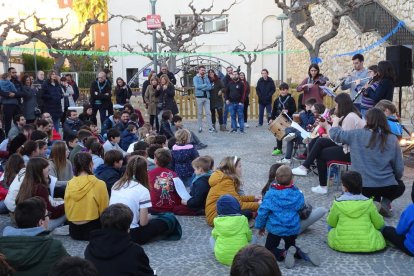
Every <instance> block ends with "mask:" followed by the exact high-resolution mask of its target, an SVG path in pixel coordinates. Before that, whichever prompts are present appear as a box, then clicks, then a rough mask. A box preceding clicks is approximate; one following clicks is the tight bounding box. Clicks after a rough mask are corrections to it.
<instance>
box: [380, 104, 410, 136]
mask: <svg viewBox="0 0 414 276" xmlns="http://www.w3.org/2000/svg"><path fill="white" fill-rule="evenodd" d="M375 107H376V108H379V109H380V110H381V111H382V112H384V114H385V116H386V117H387V122H388V126H389V127H390V131H391V133H392V134H394V135H396V136H397V137H398V139H401V138H402V134H403V129H402V126H401V124H400V121H399V120H398V117H397V107H396V106H395V105H394V104H393V102H391V101H389V100H381V101H379V102H378V103H377V104H376V105H375Z"/></svg>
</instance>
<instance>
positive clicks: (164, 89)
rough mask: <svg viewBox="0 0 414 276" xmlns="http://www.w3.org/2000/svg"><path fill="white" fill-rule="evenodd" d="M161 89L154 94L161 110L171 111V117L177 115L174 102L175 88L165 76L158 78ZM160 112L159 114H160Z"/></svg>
mask: <svg viewBox="0 0 414 276" xmlns="http://www.w3.org/2000/svg"><path fill="white" fill-rule="evenodd" d="M160 85H161V89H160V90H158V91H157V92H156V93H155V97H159V98H158V103H159V104H162V110H171V112H172V114H173V115H176V114H178V107H177V103H176V102H175V99H174V96H175V88H174V85H172V84H171V82H170V80H169V79H168V76H167V75H162V76H161V77H160ZM161 113H162V112H160V114H161Z"/></svg>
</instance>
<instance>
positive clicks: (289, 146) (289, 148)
mask: <svg viewBox="0 0 414 276" xmlns="http://www.w3.org/2000/svg"><path fill="white" fill-rule="evenodd" d="M285 133H286V134H289V133H295V135H296V138H295V139H293V140H290V141H288V142H287V143H286V154H285V158H286V159H291V158H292V152H293V143H294V142H296V143H298V144H300V143H302V141H303V138H302V136H301V135H300V131H299V130H297V129H295V128H293V127H288V128H286V129H285Z"/></svg>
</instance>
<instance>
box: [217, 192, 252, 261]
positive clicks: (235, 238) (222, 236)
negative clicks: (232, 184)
mask: <svg viewBox="0 0 414 276" xmlns="http://www.w3.org/2000/svg"><path fill="white" fill-rule="evenodd" d="M217 214H218V217H216V218H215V219H214V229H213V231H211V236H212V237H211V238H210V243H211V246H212V247H213V248H214V255H215V256H216V259H217V260H218V261H219V262H220V263H222V264H224V265H231V263H232V262H233V259H234V256H235V255H236V253H237V252H238V251H239V250H240V249H241V248H243V247H245V246H246V245H248V244H249V242H250V241H251V240H252V231H251V230H250V228H249V223H248V221H247V218H246V217H245V216H243V215H242V214H241V209H240V203H239V202H238V201H237V199H236V198H235V197H233V196H231V195H223V196H221V197H220V198H219V200H217Z"/></svg>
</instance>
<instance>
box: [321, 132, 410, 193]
mask: <svg viewBox="0 0 414 276" xmlns="http://www.w3.org/2000/svg"><path fill="white" fill-rule="evenodd" d="M371 133H372V132H371V131H370V130H368V129H365V128H364V129H355V130H349V131H344V130H342V129H341V128H340V127H333V128H331V129H330V130H329V136H330V137H331V139H332V140H333V141H334V142H337V143H344V144H347V145H349V146H350V148H351V162H352V165H351V168H352V170H354V171H357V172H359V173H360V174H361V176H362V185H363V187H367V188H379V187H386V186H391V185H397V181H396V179H401V177H402V176H403V173H404V161H403V157H402V152H401V148H400V145H399V143H398V139H397V137H396V136H395V135H393V134H389V135H388V137H387V142H386V144H385V150H384V151H383V152H381V150H380V141H379V140H378V139H377V143H376V145H375V147H374V148H373V149H371V148H367V145H368V143H369V140H370V138H371Z"/></svg>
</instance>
